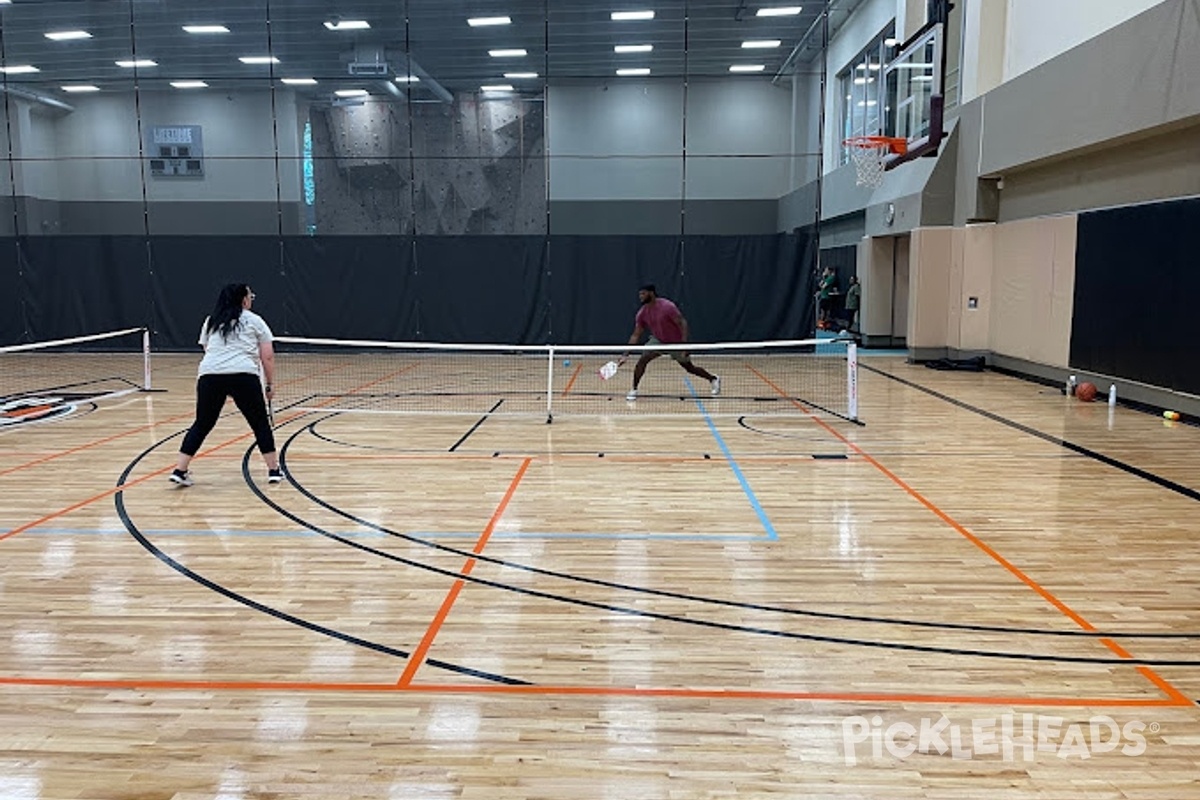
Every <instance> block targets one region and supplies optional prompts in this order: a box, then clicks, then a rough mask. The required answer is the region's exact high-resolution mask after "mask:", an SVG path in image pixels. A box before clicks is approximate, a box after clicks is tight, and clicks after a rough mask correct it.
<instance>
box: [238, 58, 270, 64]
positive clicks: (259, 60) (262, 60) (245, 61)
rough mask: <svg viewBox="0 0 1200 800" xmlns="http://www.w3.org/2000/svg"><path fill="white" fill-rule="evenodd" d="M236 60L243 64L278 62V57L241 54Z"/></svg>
mask: <svg viewBox="0 0 1200 800" xmlns="http://www.w3.org/2000/svg"><path fill="white" fill-rule="evenodd" d="M238 61H240V62H242V63H243V64H278V63H279V59H278V58H276V57H275V56H242V57H241V58H239V59H238Z"/></svg>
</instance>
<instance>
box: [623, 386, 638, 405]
mask: <svg viewBox="0 0 1200 800" xmlns="http://www.w3.org/2000/svg"><path fill="white" fill-rule="evenodd" d="M625 399H626V400H628V401H629V402H631V403H632V402H633V401H634V400H637V389H630V390H629V394H627V395H625Z"/></svg>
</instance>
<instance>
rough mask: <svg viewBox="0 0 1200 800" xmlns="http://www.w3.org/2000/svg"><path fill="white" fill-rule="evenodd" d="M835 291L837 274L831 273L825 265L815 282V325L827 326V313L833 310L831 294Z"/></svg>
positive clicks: (819, 326) (828, 320) (828, 321)
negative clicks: (819, 277)
mask: <svg viewBox="0 0 1200 800" xmlns="http://www.w3.org/2000/svg"><path fill="white" fill-rule="evenodd" d="M836 293H837V276H836V275H834V274H833V270H832V269H830V268H829V267H826V268H825V270H824V271H823V272H822V273H821V280H820V282H819V283H818V284H817V327H818V328H821V329H822V330H823V329H825V328H826V327H828V326H829V323H830V319H829V315H830V312H831V311H832V310H833V295H834V294H836Z"/></svg>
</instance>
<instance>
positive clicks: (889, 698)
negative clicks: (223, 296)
mask: <svg viewBox="0 0 1200 800" xmlns="http://www.w3.org/2000/svg"><path fill="white" fill-rule="evenodd" d="M0 686H40V687H60V688H74V689H140V690H148V689H160V690H164V691H197V690H200V691H279V692H405V691H407V692H418V693H423V694H439V693H440V694H478V695H525V696H531V697H551V696H555V695H559V696H563V695H566V696H575V697H614V696H617V697H662V698H667V699H671V698H680V699H695V698H705V699H712V700H792V701H813V702H834V703H913V704H947V705H985V706H1024V707H1028V706H1052V707H1056V708H1062V707H1089V708H1096V707H1101V708H1103V707H1109V708H1178V707H1190V706H1191V705H1192V703H1191V701H1189V700H1188V699H1187V698H1186V697H1185V698H1183V700H1182V702H1181V701H1178V700H1174V699H1163V698H1150V697H1146V698H1142V697H1027V696H1020V695H1017V696H1004V695H996V696H987V695H955V694H904V693H899V692H837V691H827V692H821V691H818V692H812V691H809V692H801V691H795V692H792V691H787V690H758V689H696V688H688V687H661V688H658V687H651V686H536V685H534V686H522V685H516V686H513V685H503V684H438V683H410V684H407V685H401V684H396V683H352V682H346V683H329V682H310V681H253V680H247V681H210V680H168V679H160V678H146V679H138V678H32V677H24V676H0Z"/></svg>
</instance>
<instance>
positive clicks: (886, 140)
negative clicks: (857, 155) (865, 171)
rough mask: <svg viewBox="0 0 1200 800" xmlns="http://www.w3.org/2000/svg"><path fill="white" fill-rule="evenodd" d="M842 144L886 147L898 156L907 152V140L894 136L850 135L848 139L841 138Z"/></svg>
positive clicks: (862, 146)
mask: <svg viewBox="0 0 1200 800" xmlns="http://www.w3.org/2000/svg"><path fill="white" fill-rule="evenodd" d="M842 146H843V147H856V148H861V149H872V148H876V147H886V148H887V149H888V150H890V151H891V152H893V153H895V154H896V155H898V156H902V155H904V154H905V153H907V152H908V140H907V139H901V138H899V137H896V136H851V137H850V138H849V139H844V140H842Z"/></svg>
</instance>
